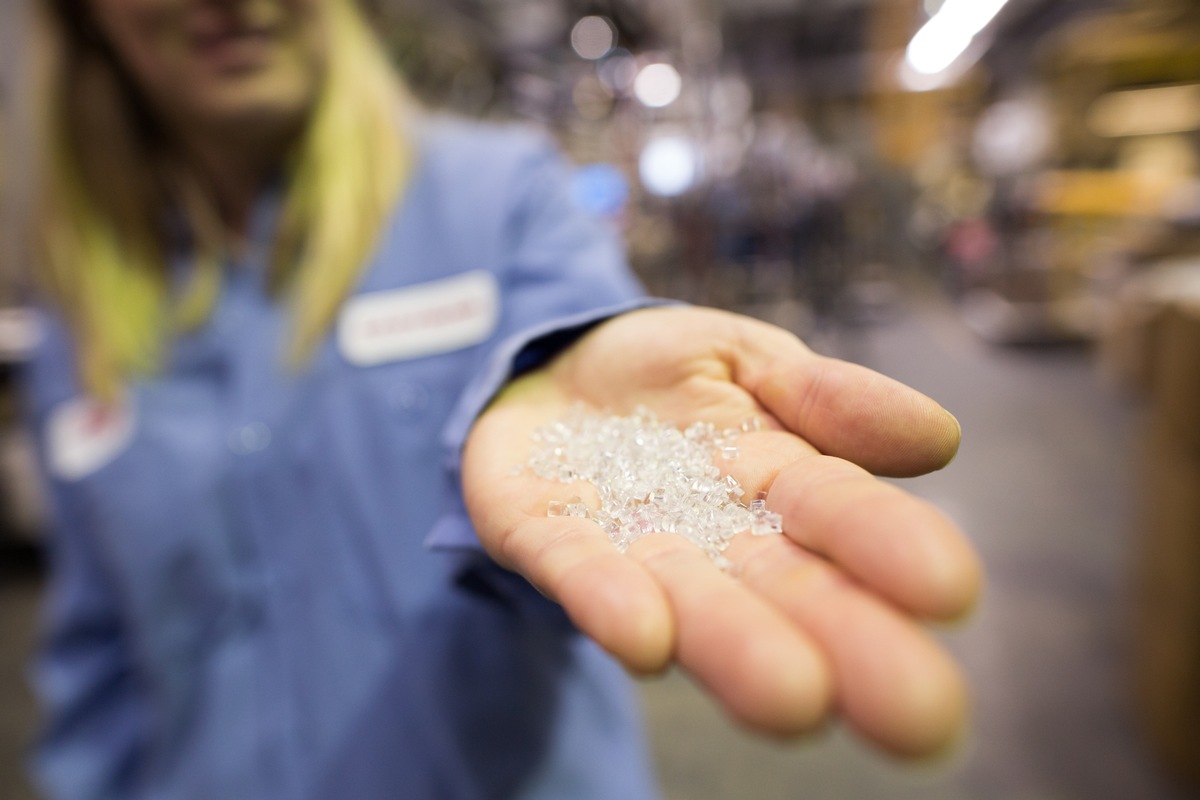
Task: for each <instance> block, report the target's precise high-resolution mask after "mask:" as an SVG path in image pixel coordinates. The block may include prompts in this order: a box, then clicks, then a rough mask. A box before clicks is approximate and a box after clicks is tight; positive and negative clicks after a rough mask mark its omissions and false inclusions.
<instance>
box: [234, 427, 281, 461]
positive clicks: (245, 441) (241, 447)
mask: <svg viewBox="0 0 1200 800" xmlns="http://www.w3.org/2000/svg"><path fill="white" fill-rule="evenodd" d="M270 444H271V429H270V428H268V427H267V426H266V425H264V424H263V423H261V422H251V423H250V424H249V425H243V426H242V427H240V428H237V429H235V430H234V431H233V432H232V433H230V434H229V449H230V450H232V451H233V452H234V453H236V454H237V455H239V456H248V455H250V454H252V453H258V452H261V451H263V450H266V449H267V447H268V446H270Z"/></svg>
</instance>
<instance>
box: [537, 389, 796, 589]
mask: <svg viewBox="0 0 1200 800" xmlns="http://www.w3.org/2000/svg"><path fill="white" fill-rule="evenodd" d="M758 429H759V422H758V419H757V418H754V419H750V420H747V421H746V422H744V423H743V424H742V426H741V428H726V429H724V430H717V429H716V428H715V427H714V426H713V425H712V424H711V423H706V422H696V423H693V424H692V425H689V426H688V427H687V428H685V429H683V430H679V429H678V428H675V427H674V426H672V425H671V424H669V423H665V422H660V421H659V420H658V419H657V418H656V417H655V416H654V414H653V413H652V412H650V411H648V410H647V409H645V408H643V407H641V406H639V407H638V408H637V409H636V410H635V411H634V413H633V415H632V416H628V417H620V416H612V415H607V414H597V413H591V412H588V411H587V410H586V409H584V408H582V407H577V408H575V409H573V410H572V411H571V412H570V413H569V414H568V415H567V416H566V417H564V418H563V419H560V420H558V421H556V422H553V423H550V424H549V425H546V426H544V427H542V428H539V429H537V430H536V431H534V433H533V443H534V447H533V451H532V453H531V454H530V457H529V461H528V462H527V463H526V464H525V467H526V468H528V469H530V470H532V471H533V472H534V473H535V474H536V475H538V476H539V477H542V478H548V479H550V480H556V481H560V482H562V483H572V482H574V481H587V482H588V483H590V484H592V485H593V486H595V487H596V490H597V491H598V492H599V495H600V508H598V509H596V510H594V511H590V510H589V509H588V507H587V506H586V505H585V504H584V503H583V501H582V500H580V499H579V498H578V497H575V498H571V499H569V500H566V501H560V500H554V501H551V502H550V504H549V507H548V508H547V510H546V513H547V515H548V516H551V517H561V516H570V517H585V518H589V519H591V520H593V521H594V522H595V523H596V524H597V525H599V526H600V527H602V528H603V529H604V530H605V532H606V533H607V534H608V536H609V538H610V539H612V541H613V543H614V544H615V545H616V546H617V548H618V549H620V550H622V551H624V550H625V548H627V547H628V546H629V545H630V544H631V543H632V542H634V541H635V540H637V539H639V538H640V537H642V536H645V535H646V534H648V533H651V532H655V531H658V532H666V533H675V534H678V535H680V536H683V537H685V538H687V539H688V540H689V541H691V542H692V543H694V544H695V545H696V546H697V547H700V548H701V549H702V550H704V551H705V552H706V553H707V554H708V555H709V557H710V558H712V560H713V561H714V562H716V563H717V564H718V565H720V566H721V567H723V568H728V567H729V566H730V564H729V562H728V560H727V559H725V557H724V556H722V555H721V553H722V551H723V550H725V548H726V547H728V546H729V541H730V539H732V538H733V537H734V536H736V535H737V534H739V533H741V532H743V531H747V530H749V531H750V532H751V533H753V534H756V535H760V536H762V535H769V534H777V533H782V531H783V518H782V517H781V516H780V515H779V514H776V513H774V512H771V511H767V509H766V501H765V500H763V499H762V498H761V497H760V498H759V499H756V500H753V501H752V502H751V503H750V504H749V505H745V504H743V503H742V502H741V498H742V496H743V494H744V492H743V490H742V487H741V486H740V485H739V484H738V482H737V480H736V479H734V477H733V476H732V475H729V474H723V472H722V470H721V468H720V467H718V466H717V464H718V463H721V462H725V463H728V462H731V461H735V460H737V459H738V458H739V456H740V452H739V450H738V446H737V440H738V437H739V436H741V434H742V433H743V432H749V431H755V430H758Z"/></svg>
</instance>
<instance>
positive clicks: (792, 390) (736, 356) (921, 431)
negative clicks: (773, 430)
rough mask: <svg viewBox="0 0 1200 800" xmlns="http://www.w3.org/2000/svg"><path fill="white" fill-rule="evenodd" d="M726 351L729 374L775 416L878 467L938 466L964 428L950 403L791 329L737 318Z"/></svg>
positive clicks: (895, 471) (826, 448)
mask: <svg viewBox="0 0 1200 800" xmlns="http://www.w3.org/2000/svg"><path fill="white" fill-rule="evenodd" d="M741 325H742V330H741V340H740V341H739V342H738V345H739V346H738V347H737V348H736V349H734V350H733V351H731V352H730V353H729V354H728V356H727V357H728V358H729V359H730V360H731V362H732V363H733V365H734V379H735V380H736V381H737V382H738V383H739V384H741V385H742V386H743V387H745V388H746V389H747V390H748V391H750V392H751V393H752V394H753V395H754V396H755V398H756V399H757V400H758V401H759V402H760V403H762V404H763V406H764V407H766V408H767V410H769V411H770V412H771V414H773V415H774V416H775V417H776V418H777V419H778V420H779V421H780V422H782V423H783V424H784V425H785V426H786V427H787V428H788V429H790V430H791V431H793V432H794V433H797V434H799V435H800V436H802V437H804V439H805V440H807V441H808V442H810V443H812V445H813V446H815V447H816V448H817V449H818V450H820V451H821V452H822V453H825V454H827V455H833V456H838V457H840V458H845V459H847V460H849V461H853V462H854V463H855V464H858V465H860V466H862V467H863V468H865V469H867V470H869V471H870V472H872V473H874V474H876V475H887V476H891V477H910V476H913V475H920V474H924V473H926V472H930V471H932V470H935V469H940V468H941V467H944V466H945V465H946V464H948V463H950V461H951V460H952V459H953V458H954V455H955V454H956V453H957V452H958V444H959V440H960V438H961V436H962V431H961V428H960V427H959V425H958V421H957V420H956V419H955V418H954V417H953V415H951V414H950V413H949V412H948V411H946V410H945V409H944V408H942V407H941V406H940V405H938V404H937V403H936V402H934V401H933V400H932V399H931V398H929V397H927V396H925V395H924V394H921V393H920V392H918V391H916V390H915V389H912V388H910V387H908V386H905V385H904V384H902V383H900V382H899V381H896V380H893V379H891V378H888V377H886V376H884V375H881V374H879V373H877V372H875V371H873V370H870V369H867V368H866V367H863V366H859V365H857V364H851V363H848V362H845V361H840V360H838V359H834V358H827V357H825V356H820V355H817V354H816V353H814V352H812V351H811V350H809V349H808V347H806V346H805V345H804V344H803V343H802V342H801V341H800V340H799V339H797V338H796V337H795V336H793V335H791V334H790V333H788V332H786V331H784V330H781V329H779V328H776V327H774V326H771V325H767V324H765V323H761V322H757V321H754V320H749V319H743V320H741Z"/></svg>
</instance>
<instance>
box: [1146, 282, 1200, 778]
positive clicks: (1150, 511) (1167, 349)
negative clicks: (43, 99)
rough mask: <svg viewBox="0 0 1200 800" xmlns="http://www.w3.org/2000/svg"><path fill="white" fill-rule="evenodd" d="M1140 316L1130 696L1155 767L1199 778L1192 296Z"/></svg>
mask: <svg viewBox="0 0 1200 800" xmlns="http://www.w3.org/2000/svg"><path fill="white" fill-rule="evenodd" d="M1161 299H1162V300H1163V301H1164V302H1162V303H1161V305H1160V306H1159V307H1157V308H1155V309H1154V310H1153V312H1152V313H1149V314H1147V315H1146V316H1144V317H1143V323H1144V324H1143V327H1142V328H1141V329H1140V331H1139V332H1138V337H1139V341H1138V343H1137V347H1138V348H1140V349H1141V352H1140V353H1139V354H1138V355H1137V359H1138V361H1139V363H1138V364H1137V365H1136V366H1137V369H1136V372H1134V373H1130V375H1133V376H1135V377H1136V380H1137V381H1138V383H1139V385H1140V388H1142V389H1143V391H1144V392H1145V393H1146V396H1147V398H1148V408H1147V420H1146V426H1145V427H1146V436H1145V438H1144V451H1143V452H1144V462H1143V464H1142V469H1141V487H1140V489H1141V491H1140V495H1141V498H1140V505H1141V516H1140V520H1139V525H1138V530H1137V532H1136V539H1135V541H1134V554H1135V567H1134V568H1135V575H1134V578H1135V580H1134V587H1135V592H1134V609H1133V619H1134V632H1133V642H1134V653H1133V658H1132V664H1133V679H1134V696H1135V702H1136V708H1137V714H1138V717H1139V719H1140V721H1141V723H1142V726H1143V729H1144V730H1145V732H1146V737H1147V741H1148V742H1149V744H1150V745H1151V747H1152V748H1153V750H1154V752H1155V753H1156V755H1157V756H1158V757H1159V759H1160V760H1161V761H1162V763H1163V764H1164V765H1166V766H1167V767H1168V768H1170V769H1171V771H1172V772H1174V773H1175V774H1176V775H1177V776H1179V777H1180V778H1182V779H1184V780H1187V781H1188V782H1189V783H1192V784H1195V785H1197V786H1200V303H1194V302H1193V301H1192V299H1191V298H1190V297H1188V296H1184V298H1183V301H1182V302H1178V303H1176V302H1170V301H1168V300H1167V298H1166V297H1163V298H1161Z"/></svg>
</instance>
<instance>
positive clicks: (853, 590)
mask: <svg viewBox="0 0 1200 800" xmlns="http://www.w3.org/2000/svg"><path fill="white" fill-rule="evenodd" d="M727 555H728V556H729V557H730V558H731V559H733V560H734V561H735V563H737V564H738V576H739V578H740V579H741V581H742V582H743V583H745V584H746V585H747V586H749V587H751V588H753V589H754V590H755V591H757V592H759V593H761V594H762V596H763V597H764V598H765V599H767V600H769V601H770V602H772V603H773V604H775V606H776V607H777V608H779V609H780V610H781V611H782V612H783V613H784V614H786V615H787V616H788V617H789V618H790V619H791V620H792V621H793V622H794V623H795V624H797V625H799V626H800V627H801V628H802V629H803V630H804V631H806V632H807V634H808V635H810V636H811V637H812V639H813V640H814V641H815V642H816V643H817V645H818V646H819V647H820V648H821V650H822V651H823V652H824V653H825V656H826V658H828V660H829V663H830V664H831V667H832V670H833V673H834V675H835V688H834V693H835V696H836V703H837V707H838V710H839V712H840V713H841V714H842V715H843V716H844V717H845V719H846V720H847V722H848V723H849V724H850V725H851V726H852V727H853V728H854V729H855V730H857V731H858V732H859V733H860V734H861V735H863V736H864V737H865V738H867V739H869V740H870V741H872V742H874V743H876V744H878V745H879V746H880V747H882V748H884V749H885V750H888V751H890V752H892V753H895V754H897V755H903V756H910V757H912V756H925V755H932V754H936V753H939V752H941V751H943V750H945V749H946V748H947V747H948V746H949V745H951V744H952V743H953V742H954V741H955V739H956V737H957V736H958V734H959V732H960V731H961V729H962V727H963V723H964V720H965V717H966V706H967V702H966V692H965V689H964V686H963V681H962V678H961V676H960V674H959V672H958V670H957V668H956V667H955V666H954V664H953V663H952V662H951V661H950V659H949V658H948V657H947V656H946V655H945V653H944V652H942V650H941V649H940V648H938V647H937V646H936V645H935V644H934V643H933V641H932V640H931V639H930V638H929V636H928V635H927V634H926V633H925V632H924V631H922V630H920V629H919V628H918V627H917V626H915V625H914V624H913V623H912V622H911V621H909V620H907V619H905V618H904V617H902V616H901V615H899V614H898V613H896V612H895V611H894V610H893V609H891V608H889V607H888V606H887V605H885V604H884V603H881V602H880V601H879V600H877V599H875V598H873V597H871V596H870V595H869V594H867V593H865V592H863V591H862V590H861V589H859V588H858V587H857V586H855V585H854V584H852V583H851V582H849V581H847V580H846V579H845V578H844V577H842V576H841V575H840V574H839V573H838V571H837V570H836V569H834V568H833V567H832V566H830V565H829V564H828V563H826V562H825V561H823V560H822V559H820V558H818V557H816V556H814V555H812V554H811V553H806V552H804V551H803V550H802V549H800V548H797V547H795V546H794V545H792V544H791V543H790V542H788V540H786V539H784V538H782V537H765V538H760V537H749V536H742V537H738V539H737V540H735V542H734V544H733V545H732V546H731V547H730V549H729V551H728V553H727Z"/></svg>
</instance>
